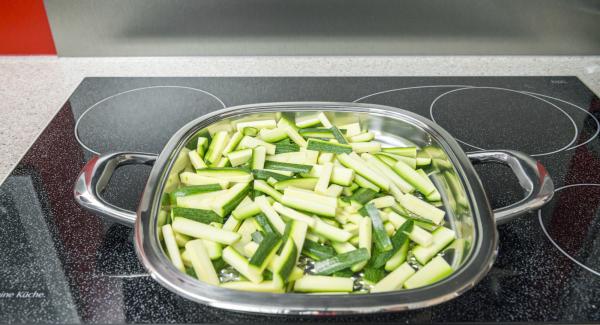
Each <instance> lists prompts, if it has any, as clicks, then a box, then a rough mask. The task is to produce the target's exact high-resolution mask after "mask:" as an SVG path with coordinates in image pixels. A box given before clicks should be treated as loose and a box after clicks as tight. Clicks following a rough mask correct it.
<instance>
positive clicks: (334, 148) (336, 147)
mask: <svg viewBox="0 0 600 325" xmlns="http://www.w3.org/2000/svg"><path fill="white" fill-rule="evenodd" d="M306 148H307V149H309V150H315V151H320V152H330V153H335V154H342V153H351V152H352V147H351V146H350V145H347V144H339V143H332V142H329V141H324V140H319V139H308V144H307V147H306Z"/></svg>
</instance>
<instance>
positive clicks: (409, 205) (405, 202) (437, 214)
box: [398, 193, 446, 225]
mask: <svg viewBox="0 0 600 325" xmlns="http://www.w3.org/2000/svg"><path fill="white" fill-rule="evenodd" d="M398 202H399V203H400V205H402V207H403V208H405V209H406V210H408V211H410V212H412V213H414V214H416V215H417V216H419V217H422V218H424V219H426V220H429V221H431V222H432V223H434V224H436V225H439V224H441V223H442V221H443V220H444V215H445V214H446V213H445V212H444V210H440V209H438V208H436V207H434V206H433V205H431V204H429V203H427V202H425V201H423V200H420V199H418V198H417V197H415V196H413V195H411V194H408V193H407V194H404V195H403V196H402V197H400V200H399V201H398Z"/></svg>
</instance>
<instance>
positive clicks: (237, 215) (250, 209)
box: [231, 197, 261, 220]
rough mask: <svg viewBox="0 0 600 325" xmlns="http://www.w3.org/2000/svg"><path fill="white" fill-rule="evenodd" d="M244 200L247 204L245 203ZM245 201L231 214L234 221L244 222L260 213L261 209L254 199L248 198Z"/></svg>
mask: <svg viewBox="0 0 600 325" xmlns="http://www.w3.org/2000/svg"><path fill="white" fill-rule="evenodd" d="M244 200H245V201H246V203H244ZM244 200H242V202H240V204H238V206H237V207H236V208H235V209H234V210H233V211H232V212H231V215H232V216H233V218H234V219H237V220H244V219H246V218H250V217H253V216H255V215H257V214H259V213H260V211H261V210H260V207H259V206H258V205H257V204H256V203H254V201H252V199H250V198H249V197H246V199H244Z"/></svg>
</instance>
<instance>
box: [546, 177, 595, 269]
mask: <svg viewBox="0 0 600 325" xmlns="http://www.w3.org/2000/svg"><path fill="white" fill-rule="evenodd" d="M554 192H555V194H554V198H553V199H552V201H550V202H549V203H548V204H547V205H546V206H544V207H543V208H541V209H540V210H538V219H539V222H540V226H541V227H542V230H543V232H544V234H545V235H546V237H547V238H548V239H549V240H550V242H551V243H552V245H554V246H555V247H556V248H557V249H558V250H559V251H560V253H561V254H563V255H564V256H566V257H567V258H569V259H570V260H571V261H573V262H575V263H576V264H577V265H579V266H581V267H582V268H584V269H585V270H587V271H589V272H591V273H593V274H595V275H598V276H600V258H598V256H594V252H597V247H599V246H600V184H571V185H566V186H563V187H559V188H557V189H556V190H555V191H554ZM595 247H596V249H594V248H595Z"/></svg>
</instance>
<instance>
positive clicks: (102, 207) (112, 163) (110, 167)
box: [73, 152, 158, 227]
mask: <svg viewBox="0 0 600 325" xmlns="http://www.w3.org/2000/svg"><path fill="white" fill-rule="evenodd" d="M157 157H158V155H156V154H151V153H139V152H115V153H109V154H105V155H102V156H94V157H93V158H92V159H91V160H90V161H88V162H87V163H86V164H85V166H84V167H83V169H82V170H81V173H80V174H79V177H77V182H76V183H75V188H74V190H73V192H74V194H75V200H76V201H77V203H79V205H81V206H82V207H83V208H85V209H86V210H88V211H91V212H94V213H97V214H99V215H102V216H104V217H107V218H109V219H111V220H112V221H115V222H118V223H121V224H123V225H126V226H130V227H133V224H134V223H135V219H136V213H135V212H134V211H129V210H125V209H123V208H119V207H117V206H115V205H112V204H110V203H108V202H106V201H105V200H104V199H103V198H102V197H100V193H102V191H103V190H104V189H105V188H106V185H108V182H109V181H110V178H111V176H112V174H113V172H114V171H115V169H117V168H118V167H120V166H125V165H134V164H144V165H150V166H152V165H153V164H154V161H156V158H157Z"/></svg>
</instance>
